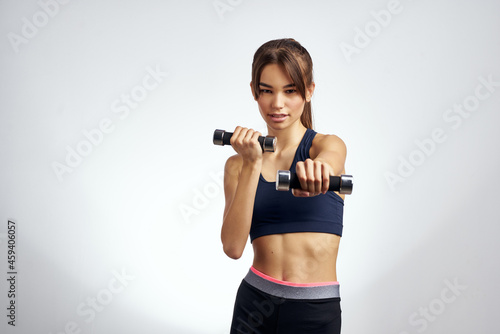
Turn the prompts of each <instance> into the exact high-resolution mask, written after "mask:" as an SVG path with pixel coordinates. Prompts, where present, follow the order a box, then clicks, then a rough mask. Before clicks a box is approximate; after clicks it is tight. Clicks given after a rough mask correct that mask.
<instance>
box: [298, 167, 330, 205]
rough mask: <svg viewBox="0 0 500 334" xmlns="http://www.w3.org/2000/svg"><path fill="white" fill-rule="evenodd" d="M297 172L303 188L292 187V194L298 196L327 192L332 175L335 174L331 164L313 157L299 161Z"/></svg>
mask: <svg viewBox="0 0 500 334" xmlns="http://www.w3.org/2000/svg"><path fill="white" fill-rule="evenodd" d="M295 172H296V173H297V178H298V179H299V182H300V185H301V187H302V189H292V194H293V195H294V196H296V197H312V196H317V195H319V194H326V192H327V191H328V187H329V186H330V175H334V171H333V169H332V167H331V166H330V165H329V164H327V163H326V162H323V161H317V160H312V159H306V160H305V161H299V162H297V165H296V167H295Z"/></svg>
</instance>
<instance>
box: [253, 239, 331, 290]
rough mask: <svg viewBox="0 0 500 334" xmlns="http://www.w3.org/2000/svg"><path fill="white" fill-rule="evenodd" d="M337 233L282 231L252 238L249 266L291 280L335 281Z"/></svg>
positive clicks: (294, 281) (281, 278) (276, 277)
mask: <svg viewBox="0 0 500 334" xmlns="http://www.w3.org/2000/svg"><path fill="white" fill-rule="evenodd" d="M339 243H340V236H338V235H335V234H329V233H314V232H300V233H286V234H273V235H266V236H262V237H259V238H257V239H255V240H254V241H253V243H252V246H253V250H254V261H253V267H254V268H255V269H257V270H259V271H260V272H262V273H264V274H266V275H268V276H271V277H273V278H275V279H278V280H282V281H287V282H292V283H318V282H334V281H337V271H336V265H337V254H338V248H339Z"/></svg>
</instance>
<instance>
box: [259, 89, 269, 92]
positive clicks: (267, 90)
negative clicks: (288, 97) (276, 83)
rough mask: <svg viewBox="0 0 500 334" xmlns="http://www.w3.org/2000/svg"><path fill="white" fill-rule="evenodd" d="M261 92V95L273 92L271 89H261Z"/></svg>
mask: <svg viewBox="0 0 500 334" xmlns="http://www.w3.org/2000/svg"><path fill="white" fill-rule="evenodd" d="M260 92H261V93H271V91H270V90H269V89H261V90H260Z"/></svg>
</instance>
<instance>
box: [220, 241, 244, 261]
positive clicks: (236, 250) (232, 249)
mask: <svg viewBox="0 0 500 334" xmlns="http://www.w3.org/2000/svg"><path fill="white" fill-rule="evenodd" d="M223 249H224V253H225V254H226V255H227V256H228V257H230V258H231V259H233V260H238V259H239V258H240V257H241V256H242V255H243V249H244V248H241V247H236V246H235V245H226V244H223Z"/></svg>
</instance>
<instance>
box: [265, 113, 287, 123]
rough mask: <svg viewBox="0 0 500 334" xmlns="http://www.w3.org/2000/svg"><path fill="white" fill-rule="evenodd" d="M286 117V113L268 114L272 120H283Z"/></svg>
mask: <svg viewBox="0 0 500 334" xmlns="http://www.w3.org/2000/svg"><path fill="white" fill-rule="evenodd" d="M287 117H288V115H287V114H269V118H270V119H271V120H272V121H273V122H283V121H284V120H285V119H286V118H287Z"/></svg>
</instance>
